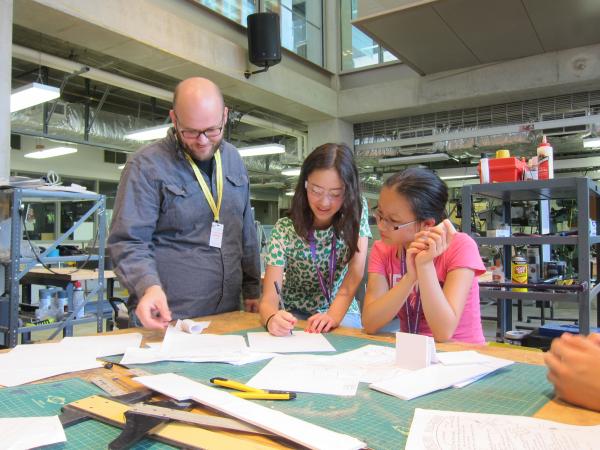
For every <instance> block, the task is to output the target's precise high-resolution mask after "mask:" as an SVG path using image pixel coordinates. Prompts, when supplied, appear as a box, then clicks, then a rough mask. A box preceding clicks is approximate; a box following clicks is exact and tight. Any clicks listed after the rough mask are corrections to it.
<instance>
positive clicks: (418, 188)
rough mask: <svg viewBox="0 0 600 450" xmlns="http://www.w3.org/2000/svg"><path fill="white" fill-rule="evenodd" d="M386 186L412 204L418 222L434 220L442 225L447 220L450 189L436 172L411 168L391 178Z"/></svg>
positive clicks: (386, 182)
mask: <svg viewBox="0 0 600 450" xmlns="http://www.w3.org/2000/svg"><path fill="white" fill-rule="evenodd" d="M384 186H386V187H388V188H392V189H394V190H395V191H396V192H397V193H398V194H401V195H402V196H403V197H404V198H405V199H406V200H407V201H408V202H409V203H410V205H411V207H412V211H413V214H414V215H415V218H416V220H418V221H423V220H426V219H434V220H435V223H440V222H441V221H442V220H444V219H445V218H446V203H447V202H448V187H447V186H446V183H444V182H443V181H442V180H441V179H440V177H438V176H437V175H436V174H435V172H432V171H431V170H428V169H421V168H417V167H415V168H409V169H406V170H403V171H401V172H398V173H395V174H394V175H392V176H391V177H389V178H388V179H387V180H386V181H385V184H384Z"/></svg>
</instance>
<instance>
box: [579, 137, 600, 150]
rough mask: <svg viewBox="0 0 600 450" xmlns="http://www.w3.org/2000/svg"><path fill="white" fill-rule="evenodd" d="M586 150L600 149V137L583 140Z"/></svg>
mask: <svg viewBox="0 0 600 450" xmlns="http://www.w3.org/2000/svg"><path fill="white" fill-rule="evenodd" d="M583 147H584V148H598V147H600V137H588V138H585V139H584V140H583Z"/></svg>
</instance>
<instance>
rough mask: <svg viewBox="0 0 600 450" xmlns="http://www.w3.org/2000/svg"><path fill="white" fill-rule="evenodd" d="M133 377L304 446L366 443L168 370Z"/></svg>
mask: <svg viewBox="0 0 600 450" xmlns="http://www.w3.org/2000/svg"><path fill="white" fill-rule="evenodd" d="M135 381H137V382H139V383H141V384H143V385H145V386H147V387H148V388H150V389H153V390H155V391H158V392H160V393H162V394H164V395H168V396H169V397H172V398H175V399H176V400H180V401H181V400H186V399H190V398H191V399H192V400H194V401H196V402H198V403H201V404H203V405H206V406H208V407H210V408H213V409H216V410H218V411H221V412H224V413H225V414H228V415H230V416H233V417H236V418H238V419H240V420H243V421H244V422H247V423H250V424H252V425H255V426H257V427H260V428H264V429H265V430H269V431H271V432H273V433H275V434H277V435H279V436H283V437H285V438H287V439H289V440H291V441H293V442H297V443H299V444H300V445H303V446H305V447H308V448H313V449H327V450H354V449H361V448H365V447H366V446H367V444H365V443H364V442H361V441H359V440H358V439H355V438H353V437H351V436H348V435H346V434H341V433H337V432H335V431H331V430H328V429H326V428H323V427H320V426H318V425H313V424H311V423H308V422H305V421H303V420H300V419H297V418H295V417H292V416H289V415H287V414H284V413H282V412H279V411H275V410H272V409H270V408H267V407H266V406H262V405H259V404H257V403H253V402H250V401H248V400H244V399H241V398H237V397H235V396H233V395H230V394H228V393H226V392H223V391H220V390H218V389H214V388H211V387H208V386H204V385H203V384H200V383H196V382H195V381H192V380H190V379H189V378H185V377H182V376H179V375H175V374H172V373H167V374H162V375H154V376H148V377H137V378H135Z"/></svg>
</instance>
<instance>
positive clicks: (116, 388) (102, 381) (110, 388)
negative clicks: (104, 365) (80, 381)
mask: <svg viewBox="0 0 600 450" xmlns="http://www.w3.org/2000/svg"><path fill="white" fill-rule="evenodd" d="M117 380H118V378H114V379H109V378H106V377H102V376H94V377H91V378H90V379H89V381H90V383H92V384H95V385H96V386H98V387H99V388H100V389H102V390H103V391H104V392H106V393H107V394H108V395H110V396H111V397H117V396H119V395H124V394H129V393H130V392H131V390H127V389H125V388H124V387H122V386H120V385H119V384H118V381H117Z"/></svg>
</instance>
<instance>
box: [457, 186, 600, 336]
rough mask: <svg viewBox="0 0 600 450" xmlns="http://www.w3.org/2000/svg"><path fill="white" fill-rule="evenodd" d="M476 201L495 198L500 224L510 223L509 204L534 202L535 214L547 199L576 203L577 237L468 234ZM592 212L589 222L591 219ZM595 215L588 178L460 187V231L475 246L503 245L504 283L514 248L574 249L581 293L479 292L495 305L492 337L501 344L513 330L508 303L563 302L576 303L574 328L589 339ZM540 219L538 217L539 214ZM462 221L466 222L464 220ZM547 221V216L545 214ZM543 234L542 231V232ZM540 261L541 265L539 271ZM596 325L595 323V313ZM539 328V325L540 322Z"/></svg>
mask: <svg viewBox="0 0 600 450" xmlns="http://www.w3.org/2000/svg"><path fill="white" fill-rule="evenodd" d="M481 199H494V200H499V201H500V202H501V203H502V208H503V214H504V220H505V222H506V223H509V224H510V223H511V203H513V202H520V201H538V202H540V208H539V210H540V211H541V210H542V207H541V205H542V203H545V204H546V209H545V210H546V211H548V210H549V209H548V208H549V206H548V202H549V201H550V200H561V199H563V200H566V199H575V200H576V203H577V234H575V235H568V236H560V235H542V236H537V235H535V236H510V237H481V236H478V235H477V234H476V233H474V231H473V224H472V223H471V220H468V218H471V217H472V212H473V203H474V201H478V200H481ZM590 211H594V217H592V216H591V215H590ZM599 213H600V188H599V187H598V185H597V184H596V183H595V182H594V181H593V180H591V179H589V178H584V177H569V178H555V179H552V180H535V181H521V182H514V183H513V182H511V183H489V184H472V185H465V186H463V188H462V217H463V222H462V231H463V232H465V233H467V234H469V235H471V237H473V239H474V240H475V242H477V244H478V245H479V246H482V245H491V246H502V247H503V255H504V261H503V262H504V269H505V274H506V275H507V279H509V278H510V275H509V268H510V265H511V254H512V252H511V247H513V246H550V245H572V246H577V247H578V248H579V251H578V252H577V255H578V256H577V268H578V283H580V284H582V285H583V286H584V288H583V289H582V290H581V291H580V292H556V291H560V287H559V286H557V287H556V291H555V292H516V291H510V290H506V291H502V290H494V289H484V288H481V289H480V297H481V298H485V299H495V300H497V301H498V315H497V321H498V328H497V338H498V340H503V338H504V333H505V332H506V331H508V330H510V329H512V327H513V320H512V301H513V300H536V301H539V300H541V301H550V302H557V301H567V302H575V303H577V304H578V307H579V314H578V324H579V327H580V332H581V333H583V334H588V333H589V331H590V316H591V303H592V300H593V298H596V299H598V297H599V294H600V286H599V285H593V284H592V282H591V268H590V266H591V264H590V262H591V261H590V249H591V247H592V246H595V245H598V244H600V236H597V235H598V233H597V229H596V230H591V229H590V220H589V219H590V218H593V219H595V220H596V227H597V226H598V222H599V220H598V214H599ZM540 215H541V213H540ZM465 218H467V220H465ZM548 220H549V215H548ZM542 232H543V233H548V231H547V230H545V231H542ZM598 259H600V257H597V261H596V262H597V267H600V261H598ZM542 263H543V261H540V269H541V266H542V265H543V264H542ZM597 321H598V322H600V311H598V317H597ZM542 323H543V322H542Z"/></svg>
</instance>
